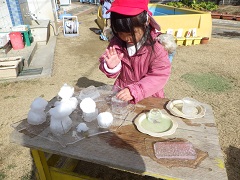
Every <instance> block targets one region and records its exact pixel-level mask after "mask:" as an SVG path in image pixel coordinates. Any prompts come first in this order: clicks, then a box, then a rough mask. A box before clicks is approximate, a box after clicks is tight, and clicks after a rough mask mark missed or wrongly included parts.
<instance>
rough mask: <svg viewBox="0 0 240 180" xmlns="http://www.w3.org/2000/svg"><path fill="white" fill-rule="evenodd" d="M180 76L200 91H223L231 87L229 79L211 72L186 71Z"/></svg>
mask: <svg viewBox="0 0 240 180" xmlns="http://www.w3.org/2000/svg"><path fill="white" fill-rule="evenodd" d="M181 78H182V79H184V81H186V82H187V83H189V84H190V85H192V86H193V87H194V88H195V89H198V90H200V91H207V92H224V91H227V90H230V89H232V87H233V85H232V83H231V81H230V80H228V79H226V78H224V77H221V76H218V75H216V74H212V73H204V74H192V73H187V74H184V75H182V76H181Z"/></svg>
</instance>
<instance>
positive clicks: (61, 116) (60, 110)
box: [49, 102, 73, 135]
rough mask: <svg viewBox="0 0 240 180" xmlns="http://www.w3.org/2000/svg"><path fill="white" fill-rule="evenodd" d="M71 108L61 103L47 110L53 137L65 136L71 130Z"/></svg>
mask: <svg viewBox="0 0 240 180" xmlns="http://www.w3.org/2000/svg"><path fill="white" fill-rule="evenodd" d="M72 111H73V110H72V107H71V106H69V104H68V103H64V102H61V103H60V104H58V105H57V106H56V107H54V108H52V109H50V110H49V113H50V115H51V119H50V131H51V132H52V133H53V134H55V135H63V134H66V133H67V132H68V131H69V130H70V129H71V128H72V119H71V118H70V117H69V115H70V114H71V113H72Z"/></svg>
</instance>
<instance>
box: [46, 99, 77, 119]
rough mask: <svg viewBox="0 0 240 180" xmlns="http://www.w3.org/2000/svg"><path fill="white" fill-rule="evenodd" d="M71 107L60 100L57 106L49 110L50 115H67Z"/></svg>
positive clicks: (59, 116)
mask: <svg viewBox="0 0 240 180" xmlns="http://www.w3.org/2000/svg"><path fill="white" fill-rule="evenodd" d="M72 111H73V109H72V107H71V106H70V105H69V104H68V103H64V102H61V103H60V104H59V105H58V106H56V107H54V108H52V109H50V110H49V113H50V115H51V116H53V117H55V118H62V117H66V116H69V115H70V114H71V113H72Z"/></svg>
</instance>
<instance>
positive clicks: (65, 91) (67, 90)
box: [58, 83, 74, 99]
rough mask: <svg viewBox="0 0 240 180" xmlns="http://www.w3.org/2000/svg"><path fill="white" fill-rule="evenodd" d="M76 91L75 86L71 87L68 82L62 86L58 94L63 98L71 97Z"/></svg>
mask: <svg viewBox="0 0 240 180" xmlns="http://www.w3.org/2000/svg"><path fill="white" fill-rule="evenodd" d="M73 93H74V87H71V86H69V85H67V84H66V83H65V84H64V85H63V86H62V87H61V88H60V91H59V92H58V96H60V97H61V98H62V99H69V98H70V97H72V96H73Z"/></svg>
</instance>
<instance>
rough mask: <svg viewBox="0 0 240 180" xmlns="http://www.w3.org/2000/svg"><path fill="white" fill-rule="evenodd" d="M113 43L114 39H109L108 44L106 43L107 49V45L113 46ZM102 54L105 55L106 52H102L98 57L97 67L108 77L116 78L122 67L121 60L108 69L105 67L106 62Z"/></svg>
mask: <svg viewBox="0 0 240 180" xmlns="http://www.w3.org/2000/svg"><path fill="white" fill-rule="evenodd" d="M114 44H115V42H114V40H111V42H110V44H109V45H108V47H107V49H109V47H113V45H114ZM104 55H106V53H105V52H104V53H103V54H102V55H101V57H100V58H99V62H100V65H99V69H100V70H101V71H102V72H103V73H104V74H105V75H106V76H107V77H108V78H116V77H117V76H118V75H119V73H120V71H121V68H122V64H121V62H120V63H119V64H118V65H117V66H116V67H115V68H114V69H110V68H108V67H107V64H106V62H105V60H104Z"/></svg>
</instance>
